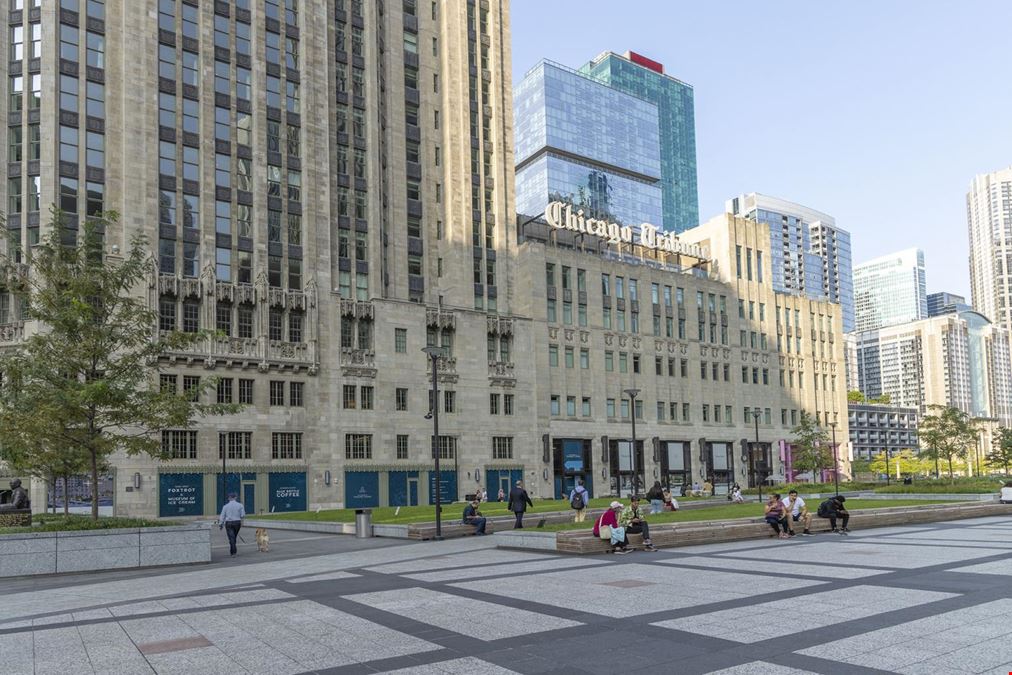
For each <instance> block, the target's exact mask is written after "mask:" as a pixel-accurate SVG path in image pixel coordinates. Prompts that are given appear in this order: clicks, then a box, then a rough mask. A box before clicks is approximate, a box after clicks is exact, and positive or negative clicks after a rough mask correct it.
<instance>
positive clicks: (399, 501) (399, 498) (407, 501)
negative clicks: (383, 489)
mask: <svg viewBox="0 0 1012 675" xmlns="http://www.w3.org/2000/svg"><path fill="white" fill-rule="evenodd" d="M387 486H388V488H389V489H388V490H387V494H388V495H389V497H390V506H418V472H417V471H391V472H390V474H389V476H388V479H387Z"/></svg>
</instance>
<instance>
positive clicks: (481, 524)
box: [461, 499, 485, 534]
mask: <svg viewBox="0 0 1012 675" xmlns="http://www.w3.org/2000/svg"><path fill="white" fill-rule="evenodd" d="M461 522H463V524H464V525H474V533H475V534H485V517H484V516H483V515H481V511H479V510H478V500H477V499H475V500H474V501H472V502H471V503H470V504H468V505H467V506H465V507H464V519H463V521H461Z"/></svg>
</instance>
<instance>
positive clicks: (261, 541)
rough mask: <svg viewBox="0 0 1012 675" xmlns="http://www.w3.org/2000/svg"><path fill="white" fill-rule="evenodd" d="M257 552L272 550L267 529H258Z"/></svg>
mask: <svg viewBox="0 0 1012 675" xmlns="http://www.w3.org/2000/svg"><path fill="white" fill-rule="evenodd" d="M257 550H258V551H260V552H261V553H266V552H267V551H270V550H271V536H270V535H269V534H267V530H266V528H263V527H258V528H257Z"/></svg>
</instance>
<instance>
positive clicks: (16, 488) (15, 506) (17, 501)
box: [0, 478, 31, 511]
mask: <svg viewBox="0 0 1012 675" xmlns="http://www.w3.org/2000/svg"><path fill="white" fill-rule="evenodd" d="M29 504H31V502H30V501H29V500H28V491H27V490H25V489H24V488H23V487H21V479H20V478H15V479H14V480H12V481H11V500H10V501H9V502H7V503H6V504H0V511H23V510H25V509H27V508H29Z"/></svg>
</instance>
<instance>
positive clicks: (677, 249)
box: [545, 202, 704, 259]
mask: <svg viewBox="0 0 1012 675" xmlns="http://www.w3.org/2000/svg"><path fill="white" fill-rule="evenodd" d="M545 221H546V222H547V223H548V224H549V225H550V226H551V227H554V228H556V229H559V230H573V231H574V232H583V233H585V234H591V235H594V236H595V237H601V238H602V239H607V240H608V241H609V242H611V243H612V244H632V243H637V244H639V245H640V246H642V247H644V248H649V249H654V250H657V251H665V252H667V253H677V254H679V255H687V256H692V257H694V258H700V259H702V258H703V257H704V256H703V249H702V248H700V246H699V244H685V243H683V242H681V241H679V240H678V236H677V235H675V233H674V232H664V231H662V230H661V229H660V228H659V227H657V226H655V225H651V224H650V223H643V224H642V225H640V236H639V241H638V242H634V241H633V228H632V226H630V225H619V224H618V223H609V222H607V221H605V220H598V219H596V218H584V216H583V209H576V210H575V211H574V210H573V205H572V204H567V203H566V202H552V203H550V204H549V205H548V208H546V209H545Z"/></svg>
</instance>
